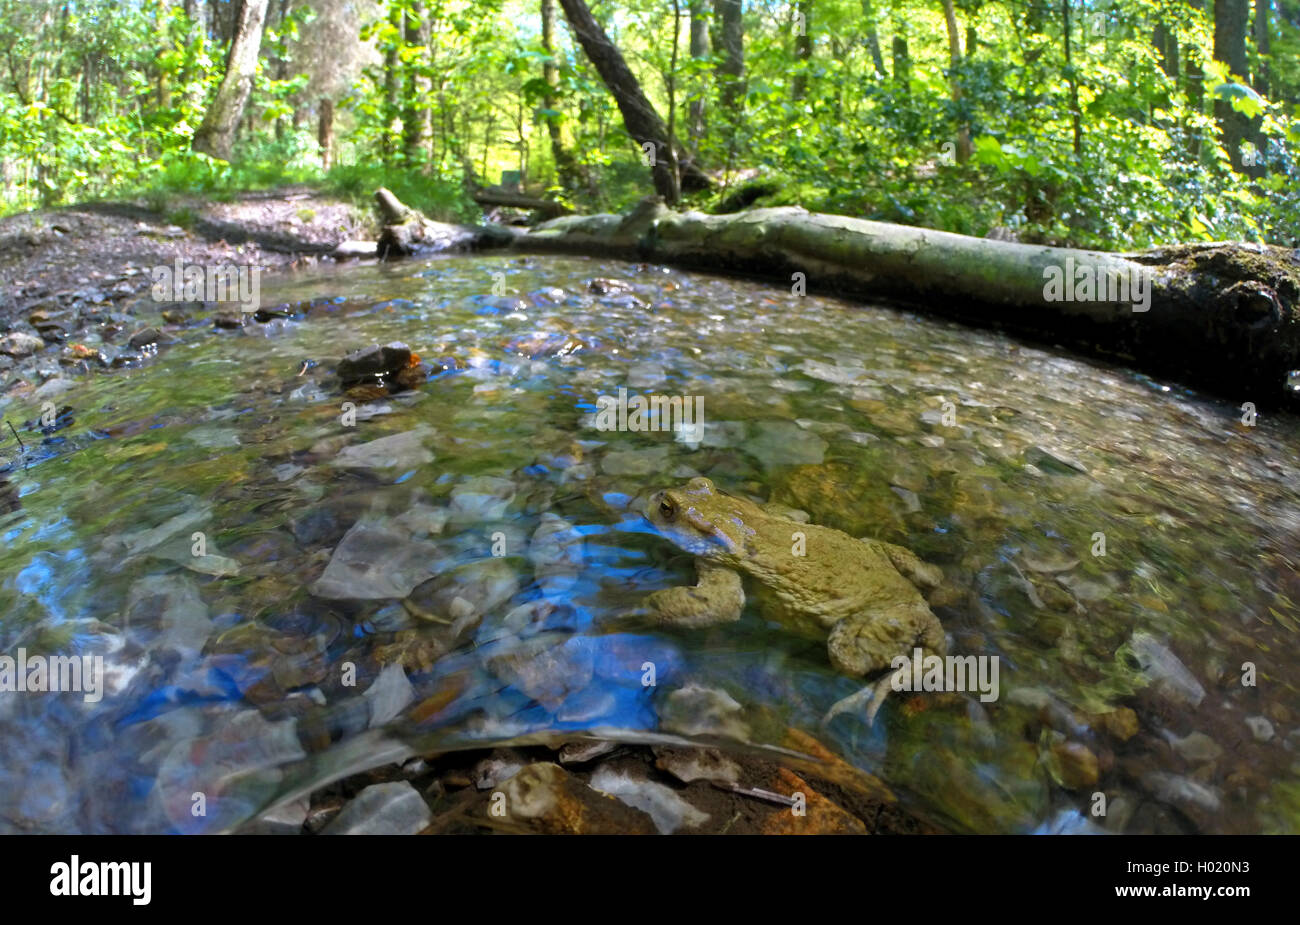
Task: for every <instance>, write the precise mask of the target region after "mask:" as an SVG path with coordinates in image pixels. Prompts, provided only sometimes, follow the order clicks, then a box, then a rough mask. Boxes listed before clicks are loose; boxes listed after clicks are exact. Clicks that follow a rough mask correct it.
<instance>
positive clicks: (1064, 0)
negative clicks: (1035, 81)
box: [1061, 0, 1083, 157]
mask: <svg viewBox="0 0 1300 925" xmlns="http://www.w3.org/2000/svg"><path fill="white" fill-rule="evenodd" d="M1061 26H1062V28H1061V37H1062V40H1063V41H1064V43H1065V79H1066V82H1067V83H1068V84H1069V87H1070V126H1071V128H1072V130H1073V134H1074V156H1075V157H1078V156H1079V155H1081V154H1082V153H1083V114H1082V113H1081V112H1079V80H1078V77H1077V76H1076V75H1075V73H1074V59H1073V56H1072V55H1071V51H1070V29H1071V25H1070V0H1061Z"/></svg>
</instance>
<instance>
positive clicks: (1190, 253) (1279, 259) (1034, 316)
mask: <svg viewBox="0 0 1300 925" xmlns="http://www.w3.org/2000/svg"><path fill="white" fill-rule="evenodd" d="M512 246H513V247H515V248H516V249H521V250H530V251H541V252H563V253H580V254H594V255H603V256H609V257H616V258H620V259H627V260H638V261H655V262H660V263H670V264H674V265H677V266H682V267H687V268H692V269H699V270H710V271H714V272H727V273H738V274H742V275H746V276H758V277H764V278H769V279H771V278H776V279H780V280H781V281H782V283H783V284H784V285H792V284H793V285H795V286H799V285H801V284H802V285H804V286H806V291H807V292H818V293H822V294H839V295H848V296H853V297H857V298H863V299H872V300H880V299H885V300H889V301H892V302H896V303H902V304H905V305H906V306H908V307H909V308H912V309H915V310H919V311H923V312H927V313H932V314H937V315H942V316H945V317H948V318H953V319H956V320H958V321H962V322H965V323H968V324H973V325H978V326H982V327H992V328H997V329H1001V330H1007V331H1011V332H1015V333H1017V334H1021V335H1026V336H1028V337H1030V338H1033V339H1035V340H1039V341H1044V342H1046V343H1048V344H1052V345H1065V346H1068V347H1071V348H1073V349H1076V350H1079V351H1081V352H1083V353H1086V354H1089V355H1092V356H1100V357H1105V358H1108V359H1111V360H1117V361H1120V362H1123V363H1125V364H1127V365H1131V366H1135V367H1137V368H1140V369H1142V370H1145V371H1147V372H1150V373H1153V374H1156V375H1161V376H1167V377H1169V378H1173V379H1177V380H1180V381H1183V382H1187V383H1189V384H1195V385H1198V386H1201V387H1204V388H1207V389H1210V390H1213V391H1216V392H1219V393H1221V394H1223V395H1226V396H1229V397H1232V398H1233V399H1235V400H1241V401H1253V402H1255V403H1256V404H1257V405H1258V404H1271V403H1276V402H1278V401H1281V400H1289V401H1294V400H1295V399H1296V393H1295V391H1294V389H1293V388H1291V387H1289V386H1288V376H1289V374H1290V373H1291V372H1292V371H1295V370H1300V250H1296V251H1293V250H1288V249H1286V248H1281V247H1273V246H1268V245H1257V244H1233V243H1218V244H1194V245H1176V246H1172V247H1164V248H1156V249H1153V250H1148V251H1141V252H1136V253H1122V254H1119V253H1116V254H1112V253H1104V252H1100V251H1086V250H1075V249H1071V248H1058V247H1046V246H1039V245H1031V244H1020V243H1016V242H1011V241H994V240H988V239H984V238H972V237H968V236H966V235H959V234H952V233H949V232H943V231H931V230H928V229H925V228H914V227H911V226H906V225H892V224H887V223H884V222H872V221H866V220H863V219H855V218H846V217H844V216H839V215H823V214H818V213H812V212H807V211H805V210H803V209H800V208H794V207H790V208H776V209H755V210H753V211H749V212H742V213H739V214H735V215H705V214H703V213H700V212H673V211H671V210H669V209H667V208H665V207H664V206H663V204H662V202H661V201H659V200H658V199H657V197H652V198H650V199H647V200H645V201H643V202H642V203H641V204H640V205H639V206H638V207H637V208H636V209H634V210H633V211H632V212H630V213H629V214H628V215H625V216H620V215H607V214H603V215H592V216H567V217H563V218H557V219H553V220H551V221H549V222H545V223H543V224H541V225H538V226H537V227H535V228H533V229H531V230H530V231H528V232H527V233H519V234H517V235H516V237H515V238H514V242H513V245H512Z"/></svg>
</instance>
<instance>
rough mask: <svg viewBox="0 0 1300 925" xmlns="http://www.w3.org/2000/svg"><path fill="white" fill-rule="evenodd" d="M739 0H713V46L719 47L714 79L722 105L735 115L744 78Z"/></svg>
mask: <svg viewBox="0 0 1300 925" xmlns="http://www.w3.org/2000/svg"><path fill="white" fill-rule="evenodd" d="M741 13H742V7H741V0H713V48H714V50H715V51H718V50H721V52H722V57H721V59H720V60H719V61H718V68H717V72H716V73H717V80H718V85H719V86H720V87H721V88H722V91H721V94H720V95H721V99H722V108H723V109H725V110H726V111H727V112H728V114H729V115H730V116H731V117H732V119H733V121H734V120H735V118H736V117H737V116H738V115H739V105H740V99H741V97H742V96H743V95H744V90H745V86H744V81H745V26H744V21H743V19H742V18H741Z"/></svg>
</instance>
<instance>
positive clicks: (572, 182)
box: [541, 0, 581, 191]
mask: <svg viewBox="0 0 1300 925" xmlns="http://www.w3.org/2000/svg"><path fill="white" fill-rule="evenodd" d="M541 6H542V50H543V51H545V52H546V60H545V61H544V62H543V63H542V79H543V80H545V81H546V86H547V87H551V88H554V87H558V86H559V85H560V69H559V67H557V66H556V63H555V0H541ZM557 105H558V104H557V102H556V98H555V95H554V94H553V93H551V92H549V91H548V92H547V94H546V95H545V96H544V97H542V108H543V109H545V110H547V113H548V114H547V115H546V117H545V119H546V131H547V134H548V135H550V139H551V157H552V158H553V159H554V160H555V173H556V178H557V179H558V180H559V183H560V186H561V187H563V188H564V189H566V190H570V191H572V190H576V189H578V186H579V184H580V183H581V177H580V175H579V174H580V172H579V170H578V165H577V162H576V161H575V160H574V157H573V154H572V153H571V152H570V151H569V150H568V148H566V147H565V144H564V131H563V127H562V126H561V125H560V118H559V116H558V115H553V114H552V113H555V112H557V111H558V110H557Z"/></svg>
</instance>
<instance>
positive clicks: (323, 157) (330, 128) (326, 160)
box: [316, 96, 334, 173]
mask: <svg viewBox="0 0 1300 925" xmlns="http://www.w3.org/2000/svg"><path fill="white" fill-rule="evenodd" d="M316 140H317V142H318V143H319V144H320V164H321V169H322V170H324V171H325V172H326V173H328V172H329V169H330V168H331V167H333V166H334V101H333V100H332V99H330V98H329V97H327V96H322V97H321V98H320V125H319V127H318V128H317V131H316Z"/></svg>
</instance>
